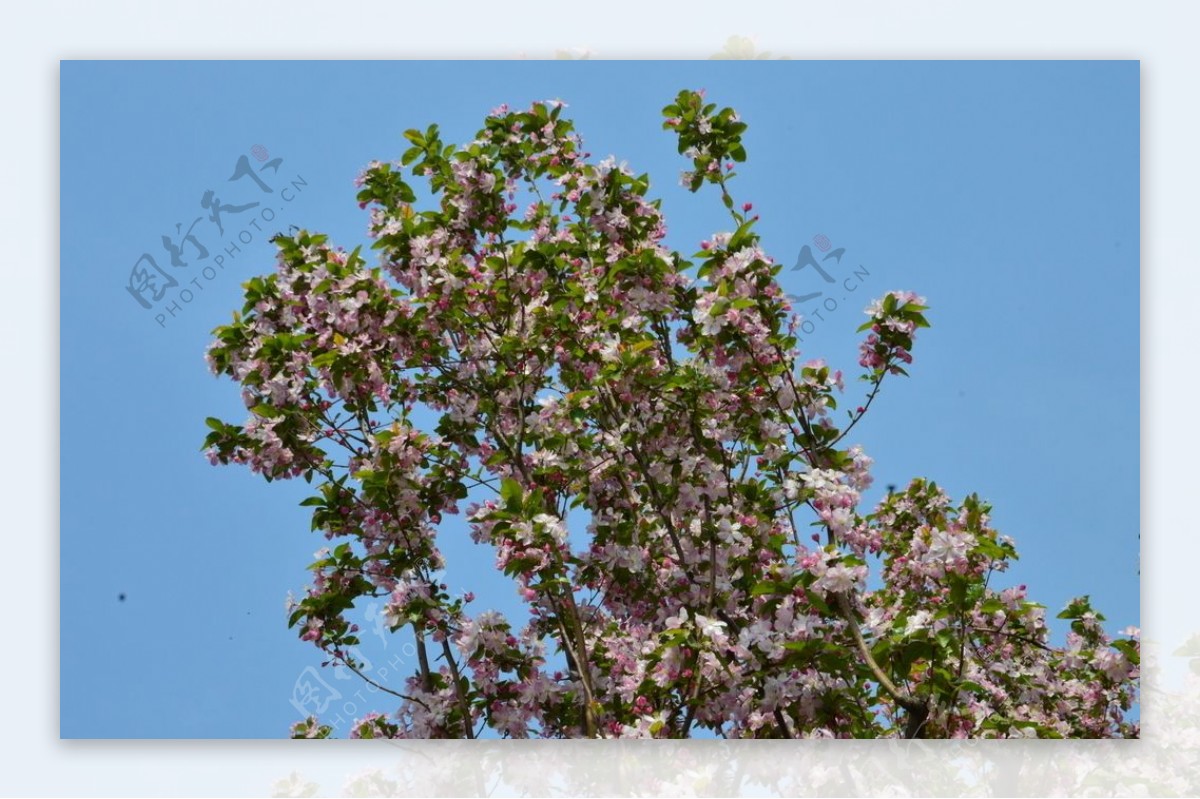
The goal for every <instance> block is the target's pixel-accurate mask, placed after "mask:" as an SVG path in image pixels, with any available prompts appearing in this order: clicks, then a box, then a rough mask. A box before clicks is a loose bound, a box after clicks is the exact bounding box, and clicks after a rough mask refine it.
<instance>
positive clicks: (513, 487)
mask: <svg viewBox="0 0 1200 799" xmlns="http://www.w3.org/2000/svg"><path fill="white" fill-rule="evenodd" d="M524 493H525V492H524V491H522V490H521V484H520V483H518V482H517V481H516V480H514V479H512V478H511V477H505V478H504V479H503V480H501V481H500V501H501V502H503V503H504V507H505V509H507V510H509V511H511V512H512V513H518V512H520V510H521V497H522V495H523V494H524Z"/></svg>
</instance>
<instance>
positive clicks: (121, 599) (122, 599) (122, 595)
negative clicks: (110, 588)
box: [117, 594, 125, 602]
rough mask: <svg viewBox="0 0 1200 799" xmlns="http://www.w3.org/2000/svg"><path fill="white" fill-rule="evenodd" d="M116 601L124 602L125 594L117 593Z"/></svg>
mask: <svg viewBox="0 0 1200 799" xmlns="http://www.w3.org/2000/svg"><path fill="white" fill-rule="evenodd" d="M117 601H118V602H124V601H125V595H124V594H117Z"/></svg>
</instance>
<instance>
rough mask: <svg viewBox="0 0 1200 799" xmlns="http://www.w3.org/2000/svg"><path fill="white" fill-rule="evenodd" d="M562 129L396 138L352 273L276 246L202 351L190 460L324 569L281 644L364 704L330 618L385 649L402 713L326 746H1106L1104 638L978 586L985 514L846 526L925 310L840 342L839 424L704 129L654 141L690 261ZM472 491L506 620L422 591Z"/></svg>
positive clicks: (519, 124) (500, 112)
mask: <svg viewBox="0 0 1200 799" xmlns="http://www.w3.org/2000/svg"><path fill="white" fill-rule="evenodd" d="M562 108H563V105H562V103H560V102H557V101H554V102H542V103H535V104H534V105H532V106H531V107H530V108H529V109H528V110H525V111H511V110H509V109H508V108H507V107H505V106H501V107H500V108H498V109H496V110H494V111H493V112H492V113H491V114H490V115H489V116H488V117H487V119H486V121H485V123H484V127H483V129H482V130H480V131H479V133H478V134H477V136H476V138H475V139H474V141H471V142H469V143H467V144H466V145H464V146H461V147H455V146H450V145H447V144H445V143H444V142H443V141H442V140H441V138H440V137H439V133H438V129H437V126H431V127H429V128H428V129H427V130H425V131H423V132H422V131H417V130H410V131H408V132H407V133H406V134H405V136H406V137H407V139H408V140H409V141H410V142H411V144H412V146H411V148H410V149H408V151H407V152H405V153H404V155H403V157H402V158H401V160H400V162H399V163H398V164H388V163H372V164H371V166H370V167H369V168H368V169H367V170H366V171H365V172H364V174H363V175H362V176H361V178H360V180H359V185H360V186H361V192H360V193H359V199H360V201H361V203H360V204H361V206H362V207H364V208H365V207H368V206H370V208H371V222H370V230H371V233H372V236H373V238H374V239H375V244H374V247H375V249H378V250H379V251H380V255H381V265H380V266H377V267H370V266H368V265H367V263H366V262H365V261H364V259H363V258H362V257H361V256H360V254H359V250H357V249H356V250H355V251H354V252H352V253H346V252H344V251H343V250H341V249H337V248H334V247H331V246H330V245H329V244H328V243H327V240H326V237H325V236H322V235H316V234H312V233H309V232H304V231H301V232H299V233H297V234H296V235H293V236H282V235H281V236H278V237H276V238H275V240H274V241H275V244H276V245H277V247H278V250H279V258H278V266H277V270H276V272H275V273H274V274H273V275H270V276H267V277H256V278H254V279H252V280H250V281H249V282H248V283H246V284H245V299H246V302H245V307H244V308H243V310H242V312H241V313H240V314H235V315H234V320H233V323H232V324H229V325H225V326H223V327H220V328H218V329H217V330H216V331H215V333H216V341H215V342H214V344H213V345H212V347H211V348H210V350H209V352H208V359H209V363H210V365H211V367H212V369H213V371H214V372H215V373H217V374H224V375H228V376H229V377H231V378H233V379H234V380H235V381H237V382H238V383H240V384H241V386H242V395H243V398H244V400H245V403H246V406H247V408H248V409H249V411H250V417H249V419H248V420H247V421H246V422H245V423H244V424H241V425H235V424H227V423H224V422H221V421H219V420H216V419H209V420H208V423H209V425H210V427H212V428H213V430H212V432H211V433H210V435H209V436H208V439H207V442H206V447H207V452H208V455H209V458H210V459H211V460H212V461H213V462H214V463H230V462H234V463H242V464H247V465H249V466H250V468H251V469H253V470H254V471H255V472H257V473H260V474H262V475H263V476H264V477H265V478H266V479H267V480H268V481H269V480H274V479H280V478H292V477H297V476H303V477H304V478H305V479H306V480H308V481H309V482H314V481H315V482H314V485H315V487H316V493H315V494H314V495H313V496H312V497H310V498H309V499H307V500H305V501H304V502H303V503H302V504H304V505H309V506H312V508H313V529H315V530H320V531H322V532H323V533H324V534H325V536H326V538H328V539H330V540H334V539H343V540H341V541H340V543H338V544H336V546H334V547H333V548H332V550H330V549H324V550H322V551H321V552H320V553H318V560H317V561H316V562H315V563H314V564H313V565H312V570H313V573H314V580H313V585H312V586H311V587H310V588H309V589H308V592H307V595H306V596H304V597H303V599H301V600H300V601H299V602H297V603H296V604H295V605H294V608H293V612H292V614H291V619H290V621H291V624H292V625H294V626H297V627H298V628H299V631H300V637H301V638H302V639H304V640H306V641H311V642H312V643H313V644H315V645H316V646H318V647H319V648H320V649H321V650H323V651H324V652H325V653H327V654H328V656H329V660H328V661H327V663H336V664H342V665H344V666H346V667H348V668H349V669H351V670H354V671H356V672H357V673H359V674H360V675H362V676H364V678H367V679H369V676H368V675H365V674H363V671H362V669H361V664H360V663H358V662H356V661H355V659H354V658H353V657H352V655H351V654H350V650H351V648H352V647H354V646H355V645H356V644H357V643H358V638H357V636H356V632H357V626H356V625H354V624H353V623H351V622H350V621H349V620H348V618H347V612H348V611H350V610H351V609H352V608H353V607H354V605H355V602H356V601H358V600H360V599H362V598H365V597H385V598H386V601H387V605H386V620H387V623H388V625H389V626H390V628H391V629H392V630H393V631H400V630H407V631H408V632H409V633H411V634H412V635H413V636H414V639H415V641H414V643H415V649H416V653H417V660H418V664H417V665H416V668H415V669H414V673H413V674H412V675H411V677H409V678H408V679H407V683H406V685H405V687H404V688H403V690H397V691H394V692H393V693H395V694H396V696H397V702H398V704H399V709H398V710H396V711H395V712H394V713H391V714H388V715H384V714H381V713H372V714H370V715H368V716H366V717H365V718H362V719H359V720H357V721H356V722H355V725H354V728H353V730H352V732H351V735H352V736H357V737H466V738H472V737H476V736H478V735H480V734H481V733H482V732H483V730H484V729H486V728H490V729H491V730H493V731H494V734H499V735H501V736H511V737H533V736H537V737H611V736H628V737H675V738H681V737H688V736H690V735H693V734H695V733H696V732H697V731H707V734H710V735H713V734H715V735H720V736H725V737H760V738H798V737H886V736H893V737H900V736H903V737H973V736H982V737H1008V736H1039V737H1126V736H1136V735H1137V733H1138V725H1137V724H1136V723H1133V722H1130V721H1129V720H1127V719H1126V718H1125V711H1127V710H1129V709H1130V708H1131V706H1132V705H1133V703H1134V702H1135V701H1136V687H1137V676H1138V660H1139V646H1138V639H1137V632H1136V630H1133V629H1131V630H1129V631H1127V635H1126V637H1122V638H1120V639H1117V640H1113V639H1111V638H1110V637H1109V636H1108V635H1107V634H1106V633H1105V632H1104V630H1103V629H1102V627H1101V625H1100V622H1101V621H1102V620H1103V617H1102V616H1100V615H1099V614H1098V613H1096V612H1095V611H1094V610H1093V609H1092V608H1091V607H1090V605H1089V603H1088V600H1087V599H1086V598H1082V599H1079V600H1076V601H1074V602H1072V603H1071V605H1070V606H1069V607H1068V608H1067V609H1066V610H1065V611H1064V612H1063V613H1062V614H1060V617H1063V618H1069V619H1071V630H1072V631H1071V633H1070V634H1069V635H1068V636H1067V642H1066V645H1065V646H1064V647H1056V646H1053V645H1052V644H1051V643H1050V641H1049V635H1048V630H1047V626H1046V621H1045V615H1044V608H1043V606H1041V605H1038V604H1036V603H1034V602H1031V601H1030V600H1028V599H1027V598H1026V594H1025V587H1024V586H1019V587H1012V588H1006V589H1004V590H1000V591H997V590H995V589H994V588H993V587H992V586H991V581H992V578H993V577H994V575H996V574H997V573H999V572H1003V571H1004V570H1005V568H1006V566H1007V565H1008V563H1009V562H1010V561H1011V560H1013V559H1014V558H1015V557H1016V552H1015V550H1014V548H1013V545H1012V542H1011V540H1010V539H1008V538H1006V537H1003V536H1000V535H998V534H997V532H996V531H995V530H993V529H992V528H991V527H990V526H989V517H988V513H989V507H988V505H987V504H985V503H984V502H983V501H981V500H980V499H979V498H978V497H976V496H969V497H967V498H965V499H964V500H962V501H961V502H960V503H957V504H956V503H954V502H952V501H951V499H950V498H949V497H947V496H946V494H945V493H944V492H943V491H942V490H941V489H939V488H938V486H937V485H936V484H935V483H933V482H930V481H927V480H923V479H916V480H913V481H912V483H911V484H910V485H909V486H908V487H907V488H905V489H904V490H902V491H896V492H891V493H889V494H888V496H887V497H886V498H885V499H884V500H883V501H882V502H880V503H879V505H878V506H877V507H875V508H874V509H873V510H871V511H869V512H865V511H864V510H863V509H860V494H861V492H862V491H863V490H864V489H865V488H866V487H867V486H868V485H869V484H870V482H871V477H870V473H869V469H870V466H871V459H870V458H868V457H867V456H866V455H865V454H864V452H863V450H862V449H861V448H860V447H858V446H850V445H848V444H847V436H848V434H849V433H850V432H851V431H852V430H853V429H854V427H855V426H856V425H857V424H858V422H859V420H861V419H862V418H863V416H864V414H865V413H866V412H867V410H868V409H869V407H870V406H871V404H872V402H873V401H874V399H875V398H876V396H877V395H878V393H879V391H880V388H881V386H882V385H883V383H884V381H885V379H887V378H888V377H890V376H893V375H903V374H905V371H904V365H907V364H910V363H911V362H912V356H911V354H910V353H911V351H912V348H913V338H914V335H915V333H916V331H917V329H918V328H921V327H925V326H927V323H926V319H925V316H924V312H925V310H926V306H925V302H924V300H923V299H922V298H920V297H917V296H916V295H914V294H912V293H908V292H900V291H895V292H891V293H889V294H887V295H885V296H884V297H882V298H881V299H880V300H878V301H876V302H874V303H872V304H871V306H870V307H869V308H868V309H867V315H868V316H869V319H868V321H867V322H866V324H864V325H863V327H862V328H861V329H862V330H864V331H866V332H867V335H866V338H865V340H864V341H863V343H862V345H861V358H860V360H859V364H860V366H861V367H862V369H863V370H864V371H863V373H862V375H861V379H862V380H863V381H864V389H863V393H864V395H865V396H864V398H863V399H862V400H861V401H860V404H858V407H856V409H855V410H853V411H850V412H848V413H842V414H840V415H839V414H838V413H837V407H838V400H837V396H838V395H839V394H840V393H842V392H844V390H845V389H844V383H843V376H842V373H841V371H838V370H834V369H831V368H830V367H829V366H827V365H826V364H825V363H824V362H822V361H819V360H817V361H810V362H807V363H804V364H799V363H798V356H799V353H798V352H797V349H796V339H795V337H794V336H793V333H794V331H795V328H796V325H797V317H796V316H795V315H793V314H792V312H791V308H790V306H789V304H788V302H787V300H786V298H785V295H784V293H783V292H782V290H781V289H780V286H779V284H778V283H777V282H776V276H777V274H778V272H779V271H780V266H779V265H778V264H776V263H775V262H774V261H773V260H772V259H771V258H770V257H769V256H768V255H767V254H766V253H765V252H763V250H762V249H761V248H760V247H759V243H758V242H759V240H758V237H757V235H756V234H755V232H754V225H755V222H756V221H757V219H758V217H757V216H750V215H749V214H750V211H751V208H750V205H749V204H738V203H737V202H735V200H734V199H733V196H732V195H731V194H730V191H729V183H730V180H731V179H732V178H733V177H734V172H733V167H734V165H735V163H738V162H742V161H744V160H745V158H746V152H745V149H744V148H743V145H742V142H741V135H742V133H743V132H744V131H745V129H746V125H745V123H744V122H742V121H741V120H740V119H739V118H738V116H737V114H736V113H735V112H734V111H733V110H731V109H729V108H724V109H721V110H717V108H716V106H715V105H713V104H707V103H706V102H705V99H704V96H703V93H697V92H691V91H684V92H681V93H680V94H679V95H678V97H677V98H676V99H675V101H674V102H673V103H672V104H671V105H669V106H667V107H666V108H665V109H664V114H665V116H666V121H665V123H664V127H665V128H667V129H669V130H671V131H672V132H673V133H674V134H675V135H676V136H677V137H678V140H679V151H680V153H682V154H684V155H685V156H686V157H687V158H688V159H690V161H691V165H692V167H691V169H690V170H689V171H687V172H685V173H684V175H683V180H684V183H685V185H686V186H687V187H688V188H690V189H691V191H693V192H695V191H698V190H700V189H701V188H702V187H703V186H705V185H706V184H708V185H711V186H713V187H714V191H715V192H717V193H719V195H720V199H721V201H722V202H723V204H724V205H725V207H726V208H727V209H728V210H729V213H730V217H731V221H732V232H724V233H717V234H715V235H713V236H712V237H711V239H710V240H708V241H705V242H703V243H702V244H701V245H700V252H698V253H697V254H696V255H695V256H693V259H694V260H691V261H689V260H687V259H685V258H684V257H682V256H681V255H680V254H679V253H677V252H673V251H672V250H670V249H668V248H667V247H666V246H665V245H664V244H663V238H664V236H665V233H666V226H665V222H664V220H663V216H662V213H661V211H660V204H659V202H658V201H650V200H647V199H646V194H647V191H648V188H649V180H648V178H647V176H646V175H640V176H639V175H635V174H633V173H632V172H631V171H630V170H629V169H627V168H626V167H625V165H624V164H621V165H620V166H618V165H617V164H616V163H614V161H613V159H612V158H609V159H607V160H604V161H601V162H599V163H593V162H592V161H590V160H589V154H588V153H585V152H583V150H582V145H581V141H580V139H579V137H578V136H577V135H576V134H575V133H574V131H573V127H572V124H571V123H570V122H569V121H568V120H567V119H565V118H563V116H562V115H561V112H562ZM405 168H407V170H408V171H409V172H410V173H411V174H412V175H414V176H417V177H419V178H424V179H425V181H426V182H427V184H428V190H429V193H430V199H429V200H428V201H427V202H426V203H424V204H425V205H427V206H428V207H426V208H424V209H418V208H417V207H415V206H416V205H417V203H418V201H417V196H416V193H415V192H414V190H413V188H412V187H411V186H410V185H409V183H407V182H406V181H405V178H404V173H405ZM420 409H424V410H423V411H422V410H420ZM430 411H432V412H433V414H434V415H435V416H436V418H437V422H436V426H433V425H430V427H433V429H426V430H421V429H418V426H417V424H416V423H415V421H414V415H415V414H417V413H429V412H430ZM471 492H484V493H486V495H487V497H486V499H485V501H482V502H480V503H473V504H471V505H470V506H469V507H467V508H466V509H465V510H466V513H467V519H468V521H469V526H470V531H471V537H472V538H473V539H474V541H475V542H477V543H478V544H480V545H484V546H490V547H492V548H493V549H494V551H495V554H496V566H497V568H498V569H500V570H502V571H503V573H504V574H506V575H508V576H510V577H511V578H512V580H513V581H514V583H515V587H516V590H517V592H518V594H519V596H520V598H521V600H522V601H523V602H524V603H525V605H526V606H527V608H528V614H527V619H521V620H519V621H514V620H510V619H508V618H506V617H504V616H503V615H501V614H500V613H497V612H494V611H491V610H485V611H482V612H478V613H473V612H471V611H470V610H469V609H468V605H469V604H470V603H471V602H472V601H473V600H474V597H473V595H471V594H466V595H463V596H452V595H451V594H450V593H449V592H448V591H447V589H446V586H445V585H444V584H443V583H441V582H439V579H438V572H439V570H441V569H442V568H443V566H444V560H443V556H442V553H441V550H440V549H439V546H438V541H437V533H438V526H439V524H440V523H441V522H442V519H443V516H444V515H445V514H456V513H459V512H460V505H461V503H463V502H464V501H466V500H467V499H468V495H469V494H470V493H471ZM472 498H473V497H472ZM480 498H481V499H482V498H483V497H480ZM574 509H579V510H576V511H575V513H572V510H574ZM585 515H586V518H587V524H586V530H583V529H577V530H575V531H574V533H569V532H568V526H569V525H568V517H569V516H570V518H572V519H576V518H580V517H583V516H585ZM576 526H577V527H579V526H580V525H576ZM814 531H815V532H814ZM871 569H875V570H876V571H875V576H874V577H871V578H870V579H869V573H870V570H871ZM380 687H381V688H384V690H388V691H389V692H390V691H391V689H387V688H385V687H383V686H380ZM330 731H331V730H330V728H329V727H328V726H327V725H322V724H321V723H320V721H319V720H318V719H315V718H310V719H308V720H307V721H305V722H302V723H300V724H298V725H296V727H295V728H294V729H293V735H296V736H308V737H323V736H326V735H328V734H329V733H330Z"/></svg>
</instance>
